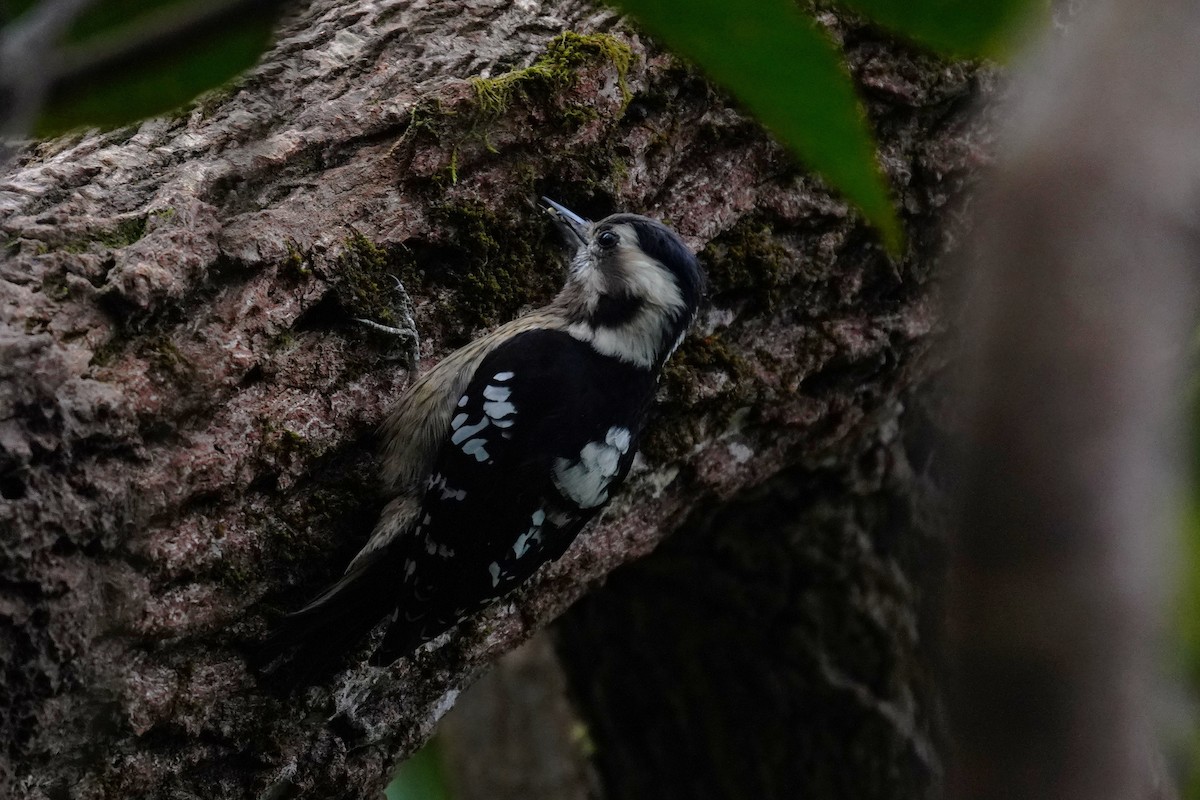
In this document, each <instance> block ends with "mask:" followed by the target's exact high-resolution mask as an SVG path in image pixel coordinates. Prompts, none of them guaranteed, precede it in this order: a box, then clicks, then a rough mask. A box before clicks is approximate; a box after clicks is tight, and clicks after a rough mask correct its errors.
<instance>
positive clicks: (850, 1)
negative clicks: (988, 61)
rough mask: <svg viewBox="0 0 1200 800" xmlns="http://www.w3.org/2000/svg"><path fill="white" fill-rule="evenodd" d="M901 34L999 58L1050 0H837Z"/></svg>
mask: <svg viewBox="0 0 1200 800" xmlns="http://www.w3.org/2000/svg"><path fill="white" fill-rule="evenodd" d="M838 2H840V3H841V4H842V5H843V6H845V7H846V8H850V9H853V10H855V11H858V12H859V13H861V14H863V15H864V16H866V17H868V18H870V19H871V20H873V21H874V22H877V23H879V24H880V25H882V26H884V27H886V28H889V29H891V30H892V31H895V32H896V33H898V34H900V35H901V36H905V37H907V38H910V39H912V40H914V41H916V42H919V43H921V44H924V45H927V46H929V47H932V48H934V49H936V50H940V51H942V52H943V53H947V54H951V55H958V56H970V57H978V56H990V57H999V56H1002V55H1004V54H1005V52H1006V49H1007V45H1008V43H1009V42H1011V41H1012V40H1013V36H1014V34H1015V33H1016V32H1017V31H1019V30H1020V28H1021V26H1022V24H1024V23H1025V22H1026V21H1028V20H1029V19H1030V18H1031V17H1033V13H1032V12H1033V11H1034V10H1035V9H1039V8H1040V9H1042V10H1043V11H1044V10H1045V9H1046V8H1047V3H1046V0H838Z"/></svg>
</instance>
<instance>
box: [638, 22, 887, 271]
mask: <svg viewBox="0 0 1200 800" xmlns="http://www.w3.org/2000/svg"><path fill="white" fill-rule="evenodd" d="M617 2H618V4H619V5H620V6H621V7H623V8H624V9H626V10H628V11H629V12H630V13H631V14H633V15H634V16H635V17H637V18H638V20H640V21H641V22H642V24H643V25H645V27H646V28H647V29H648V30H649V31H650V32H651V33H653V34H654V35H656V36H657V37H659V38H660V39H662V41H663V42H664V43H666V44H667V45H668V46H669V47H671V48H672V49H673V50H675V51H676V52H678V53H680V54H681V55H684V56H686V57H688V58H690V59H691V60H693V61H694V62H696V64H697V65H699V66H700V67H701V68H702V69H703V70H704V71H705V72H707V73H708V75H709V76H710V77H711V78H712V79H713V80H715V81H716V82H717V83H720V84H722V85H723V86H725V87H726V88H727V89H729V90H730V91H731V92H733V94H734V95H735V96H737V98H738V99H739V100H740V101H741V102H742V103H743V104H744V105H745V106H746V108H747V109H748V110H749V111H750V112H751V113H753V114H754V115H755V116H756V117H758V118H759V119H760V120H762V122H763V123H764V124H765V125H766V126H767V127H768V128H770V129H771V131H773V132H774V134H775V135H776V136H777V137H778V138H779V139H780V141H782V142H783V143H784V144H785V145H787V146H788V147H790V148H791V149H792V150H793V151H794V152H795V153H796V154H797V155H798V156H799V157H800V158H801V159H802V160H803V161H804V162H805V164H807V165H808V166H809V167H810V168H811V169H813V170H815V171H816V172H818V173H820V174H821V175H822V176H823V177H824V178H825V180H826V181H827V182H828V183H829V184H830V185H832V186H833V187H834V188H835V189H837V190H839V191H841V192H842V193H843V194H845V195H846V197H847V198H848V199H849V200H850V201H851V202H852V203H854V204H855V205H856V206H858V208H859V209H860V210H861V211H862V213H863V214H864V216H866V218H867V219H868V220H870V221H871V222H872V223H873V224H874V225H875V226H876V227H877V228H878V229H879V231H880V232H881V234H882V235H883V240H884V243H885V244H886V245H887V247H888V249H889V250H890V251H891V252H893V253H896V252H898V251H899V250H900V247H901V243H902V241H903V236H902V233H901V231H900V225H899V222H898V221H897V219H896V215H895V211H894V209H893V207H892V203H891V199H890V197H889V196H888V191H887V188H886V186H885V183H884V180H883V176H882V174H881V173H880V170H879V167H878V165H877V163H876V161H875V144H874V141H873V140H872V138H871V135H870V133H869V132H868V130H867V126H866V121H865V118H864V115H863V113H862V109H861V107H860V106H859V103H858V98H857V97H856V96H855V94H854V89H853V87H852V85H851V83H850V77H849V75H848V74H847V72H846V69H845V67H844V66H843V64H842V59H841V56H840V54H839V53H838V51H837V49H836V48H835V47H834V45H833V43H832V42H831V41H830V40H829V38H828V37H826V36H825V35H824V34H823V33H821V32H820V31H818V30H817V28H816V26H815V23H814V22H812V21H811V20H810V19H808V18H807V17H804V16H803V15H801V13H800V12H799V10H798V9H797V8H796V7H795V5H794V3H792V2H791V0H617Z"/></svg>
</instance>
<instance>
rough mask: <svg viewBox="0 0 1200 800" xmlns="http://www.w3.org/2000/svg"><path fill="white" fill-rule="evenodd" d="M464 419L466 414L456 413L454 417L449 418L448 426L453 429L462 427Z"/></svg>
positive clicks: (465, 419)
mask: <svg viewBox="0 0 1200 800" xmlns="http://www.w3.org/2000/svg"><path fill="white" fill-rule="evenodd" d="M466 421H467V415H466V414H457V415H456V416H455V417H454V419H452V420H450V427H451V428H453V429H454V430H458V429H459V428H461V427H462V425H463V423H464V422H466Z"/></svg>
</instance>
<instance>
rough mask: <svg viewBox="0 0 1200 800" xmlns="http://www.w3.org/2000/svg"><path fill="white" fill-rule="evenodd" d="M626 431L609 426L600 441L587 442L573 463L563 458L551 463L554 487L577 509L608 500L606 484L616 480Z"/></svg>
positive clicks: (628, 438) (627, 438) (626, 441)
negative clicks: (573, 503) (577, 507)
mask: <svg viewBox="0 0 1200 800" xmlns="http://www.w3.org/2000/svg"><path fill="white" fill-rule="evenodd" d="M630 441H631V436H630V433H629V430H628V429H626V428H618V427H612V428H609V429H608V432H607V433H606V434H605V436H604V441H603V442H588V443H587V444H585V445H584V446H583V449H582V450H580V451H579V460H578V461H576V462H575V463H574V464H572V463H571V462H569V461H567V460H566V459H565V458H559V459H557V460H556V461H555V463H554V474H553V478H554V485H555V486H557V487H558V490H559V491H560V492H562V493H563V496H564V497H567V498H569V499H571V500H573V501H574V502H575V504H576V505H578V506H579V507H580V508H595V507H596V506H599V505H602V504H603V503H605V502H606V501H607V500H608V485H609V483H611V482H612V479H613V478H614V477H616V474H617V472H618V470H619V469H620V465H621V456H622V455H624V454H625V453H627V452H628V451H629V445H630Z"/></svg>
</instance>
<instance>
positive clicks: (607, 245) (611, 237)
mask: <svg viewBox="0 0 1200 800" xmlns="http://www.w3.org/2000/svg"><path fill="white" fill-rule="evenodd" d="M596 241H597V242H599V243H600V246H601V247H603V248H604V249H605V250H611V249H612V248H614V247H616V246H617V242H619V241H621V237H620V236H617V235H616V234H615V233H613V232H612V231H604V232H603V233H601V234H600V235H599V236H597V237H596Z"/></svg>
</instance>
